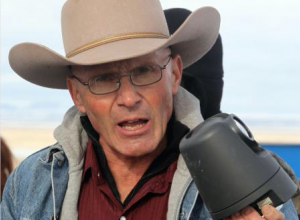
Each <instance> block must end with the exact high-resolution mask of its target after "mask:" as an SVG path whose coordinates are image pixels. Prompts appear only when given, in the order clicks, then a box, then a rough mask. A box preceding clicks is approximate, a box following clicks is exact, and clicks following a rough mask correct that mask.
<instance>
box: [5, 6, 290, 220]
mask: <svg viewBox="0 0 300 220" xmlns="http://www.w3.org/2000/svg"><path fill="white" fill-rule="evenodd" d="M219 20H220V19H219V14H218V13H217V11H216V10H215V9H213V8H202V9H199V10H197V11H196V12H194V13H193V14H192V15H191V16H190V17H189V18H188V20H187V22H186V23H185V24H184V25H183V26H181V27H180V28H179V31H177V32H176V33H175V34H174V35H172V36H169V33H168V29H167V25H166V22H165V18H164V15H163V12H162V9H161V6H160V3H159V2H158V1H156V0H152V1H144V0H131V1H119V0H88V1H87V0H69V1H67V2H66V4H65V5H64V7H63V10H62V33H63V40H64V46H65V51H66V57H63V56H61V55H59V54H57V53H55V52H53V51H52V50H50V49H48V48H45V47H44V46H41V45H37V44H31V43H23V44H19V45H17V46H15V47H14V48H12V50H11V52H10V64H11V66H12V68H13V69H14V70H15V71H16V72H17V73H18V74H19V75H20V76H21V77H23V78H25V79H26V80H28V81H30V82H32V83H35V84H38V85H41V86H46V87H51V88H68V89H69V91H70V94H71V97H72V99H73V101H74V104H75V106H76V107H73V108H71V109H70V110H69V111H68V112H67V113H66V115H65V117H64V120H63V122H62V124H61V125H60V126H59V127H58V128H57V129H56V130H55V132H54V136H55V138H56V139H57V141H58V143H56V144H54V145H53V146H51V147H48V148H46V149H43V150H41V151H39V152H37V153H36V154H34V155H32V156H30V157H29V158H27V159H26V160H25V161H24V162H23V163H22V164H21V165H20V166H19V167H18V168H17V169H16V170H15V171H14V173H13V174H12V175H11V176H10V178H9V180H8V184H7V186H6V188H5V191H4V195H3V203H2V205H1V209H2V210H1V215H2V219H51V218H52V219H77V218H78V219H106V220H107V219H123V220H124V219H178V218H180V219H210V215H209V213H208V211H207V209H206V208H205V206H204V204H203V203H202V201H201V199H200V197H199V196H198V192H197V190H196V188H195V184H193V182H192V179H191V177H190V175H189V172H188V170H187V168H186V166H185V164H184V162H183V160H182V157H181V156H180V155H179V151H178V145H179V142H180V140H181V138H182V137H183V136H184V135H185V134H186V133H187V132H188V131H189V129H192V128H194V127H195V126H196V125H198V124H199V123H200V122H201V121H202V117H201V115H200V109H199V102H198V100H197V99H195V98H194V97H193V96H192V95H191V94H189V93H187V92H186V91H185V90H184V89H182V88H181V87H180V86H179V83H180V79H181V73H182V68H183V67H186V66H188V65H190V64H192V63H193V62H194V61H196V60H198V59H200V58H201V57H202V56H203V55H204V54H205V53H206V52H207V51H208V50H209V49H210V48H211V46H212V45H213V44H214V42H215V40H216V38H217V36H218V30H219V22H220V21H219ZM280 211H282V212H283V213H284V214H285V215H286V217H287V219H293V216H294V214H295V211H294V209H293V207H292V205H291V202H288V203H286V204H285V205H284V206H283V207H282V209H281V210H280ZM280 211H278V210H276V209H275V208H273V207H272V206H265V207H264V208H263V210H262V212H263V214H264V215H265V217H264V218H265V219H284V216H283V213H282V212H280ZM252 218H253V219H254V218H257V219H263V218H262V217H261V216H260V215H259V214H258V213H257V212H256V211H254V209H252V208H250V207H248V208H246V209H245V210H242V212H241V215H237V214H236V215H235V216H232V219H252Z"/></svg>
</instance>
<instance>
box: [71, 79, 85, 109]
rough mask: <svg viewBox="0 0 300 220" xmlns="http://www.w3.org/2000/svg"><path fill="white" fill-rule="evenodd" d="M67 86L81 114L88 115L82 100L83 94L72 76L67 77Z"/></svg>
mask: <svg viewBox="0 0 300 220" xmlns="http://www.w3.org/2000/svg"><path fill="white" fill-rule="evenodd" d="M67 86H68V90H69V92H70V95H71V97H72V100H73V102H74V104H75V106H76V107H77V108H78V110H79V111H80V112H82V113H86V110H85V107H84V103H83V101H82V98H81V94H80V92H79V90H78V88H77V86H78V85H77V84H76V82H75V81H74V79H73V78H72V77H70V76H68V77H67Z"/></svg>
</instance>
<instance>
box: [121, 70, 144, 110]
mask: <svg viewBox="0 0 300 220" xmlns="http://www.w3.org/2000/svg"><path fill="white" fill-rule="evenodd" d="M120 83H121V85H120V88H119V90H118V91H117V95H118V97H117V104H118V105H119V106H125V107H127V108H133V107H135V106H136V105H137V104H138V103H139V102H140V101H141V96H140V94H139V93H138V91H137V86H135V85H133V84H132V83H131V81H130V77H129V75H127V77H124V76H122V78H121V79H120Z"/></svg>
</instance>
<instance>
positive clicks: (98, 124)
mask: <svg viewBox="0 0 300 220" xmlns="http://www.w3.org/2000/svg"><path fill="white" fill-rule="evenodd" d="M84 106H85V109H86V114H87V116H88V117H89V119H90V122H91V124H92V126H93V127H94V128H95V130H96V131H97V132H98V133H102V132H103V128H107V127H108V126H107V124H108V121H109V119H110V115H109V114H110V110H111V102H110V101H109V100H106V99H97V98H96V99H95V98H90V99H86V100H85V101H84Z"/></svg>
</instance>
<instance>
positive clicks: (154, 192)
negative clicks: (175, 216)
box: [78, 141, 177, 220]
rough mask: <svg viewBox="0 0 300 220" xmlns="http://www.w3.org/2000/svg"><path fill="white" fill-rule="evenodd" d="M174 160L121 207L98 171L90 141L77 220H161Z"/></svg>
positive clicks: (164, 217) (163, 215)
mask: <svg viewBox="0 0 300 220" xmlns="http://www.w3.org/2000/svg"><path fill="white" fill-rule="evenodd" d="M176 166H177V160H174V161H173V162H172V163H171V164H170V165H169V166H168V167H167V168H166V169H164V170H163V171H161V172H159V173H158V174H156V175H155V176H153V177H151V178H150V179H147V180H146V182H145V183H144V184H143V185H142V186H141V187H140V188H139V189H138V191H137V192H136V193H135V194H134V196H133V197H132V198H131V199H130V200H129V202H128V204H126V206H125V207H124V205H123V204H121V203H120V201H119V200H118V199H117V198H116V197H115V195H114V194H113V192H112V190H111V188H110V187H109V185H108V183H107V181H106V180H105V178H104V177H103V175H102V173H101V170H100V169H99V165H98V161H97V158H96V155H95V152H94V149H93V146H92V143H91V141H89V143H88V147H87V152H86V155H85V163H84V168H83V178H82V184H81V191H80V196H79V201H78V219H79V220H89V219H93V220H94V219H97V220H118V219H121V220H140V219H142V220H164V219H166V214H167V209H168V198H169V193H170V188H171V181H172V179H173V175H174V172H175V170H176Z"/></svg>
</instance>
